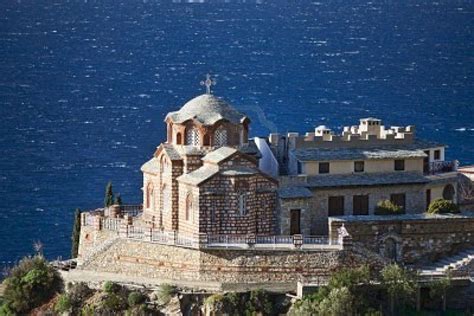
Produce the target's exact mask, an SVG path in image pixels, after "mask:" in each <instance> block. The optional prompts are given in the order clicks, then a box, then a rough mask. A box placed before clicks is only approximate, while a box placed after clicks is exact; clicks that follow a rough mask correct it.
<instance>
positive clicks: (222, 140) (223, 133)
mask: <svg viewBox="0 0 474 316" xmlns="http://www.w3.org/2000/svg"><path fill="white" fill-rule="evenodd" d="M214 142H215V145H216V147H222V146H225V145H227V130H226V129H225V128H224V127H222V126H220V127H219V128H218V129H217V130H216V132H215V134H214Z"/></svg>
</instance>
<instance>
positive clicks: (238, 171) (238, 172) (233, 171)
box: [221, 166, 259, 176]
mask: <svg viewBox="0 0 474 316" xmlns="http://www.w3.org/2000/svg"><path fill="white" fill-rule="evenodd" d="M257 173H259V171H258V170H257V169H255V168H249V167H244V166H240V167H233V168H228V169H225V170H222V171H221V174H222V175H224V176H247V175H252V174H257Z"/></svg>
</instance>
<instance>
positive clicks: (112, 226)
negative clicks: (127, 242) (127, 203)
mask: <svg viewBox="0 0 474 316" xmlns="http://www.w3.org/2000/svg"><path fill="white" fill-rule="evenodd" d="M101 221H102V227H103V228H104V229H107V230H112V231H119V229H120V225H121V223H122V219H120V218H110V217H106V218H102V219H101Z"/></svg>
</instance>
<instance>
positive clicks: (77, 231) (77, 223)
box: [71, 208, 81, 258]
mask: <svg viewBox="0 0 474 316" xmlns="http://www.w3.org/2000/svg"><path fill="white" fill-rule="evenodd" d="M80 235H81V210H80V209H78V208H77V209H76V211H75V212H74V225H73V227H72V236H71V240H72V247H71V258H77V254H78V251H79V239H80Z"/></svg>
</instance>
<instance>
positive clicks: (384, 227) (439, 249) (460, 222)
mask: <svg viewBox="0 0 474 316" xmlns="http://www.w3.org/2000/svg"><path fill="white" fill-rule="evenodd" d="M329 222H330V235H331V236H333V237H335V236H337V231H338V229H339V228H340V227H341V226H342V225H343V224H344V227H345V228H346V229H347V231H348V233H349V234H350V235H351V236H352V239H353V241H354V242H356V243H360V244H362V245H364V246H365V247H367V248H368V249H370V250H372V251H374V252H377V253H380V254H381V255H383V256H386V257H389V256H391V255H395V254H396V258H393V259H395V260H397V261H400V262H403V263H406V264H414V263H420V264H422V263H426V262H427V261H436V260H438V259H439V258H441V257H443V256H447V255H452V254H454V253H456V252H458V251H460V250H462V249H465V248H469V247H472V246H474V216H472V215H466V216H462V215H444V216H443V215H437V216H433V215H424V214H417V215H398V216H370V217H369V216H348V217H337V218H336V217H335V218H330V219H329ZM389 248H390V249H391V250H390V249H389Z"/></svg>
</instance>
